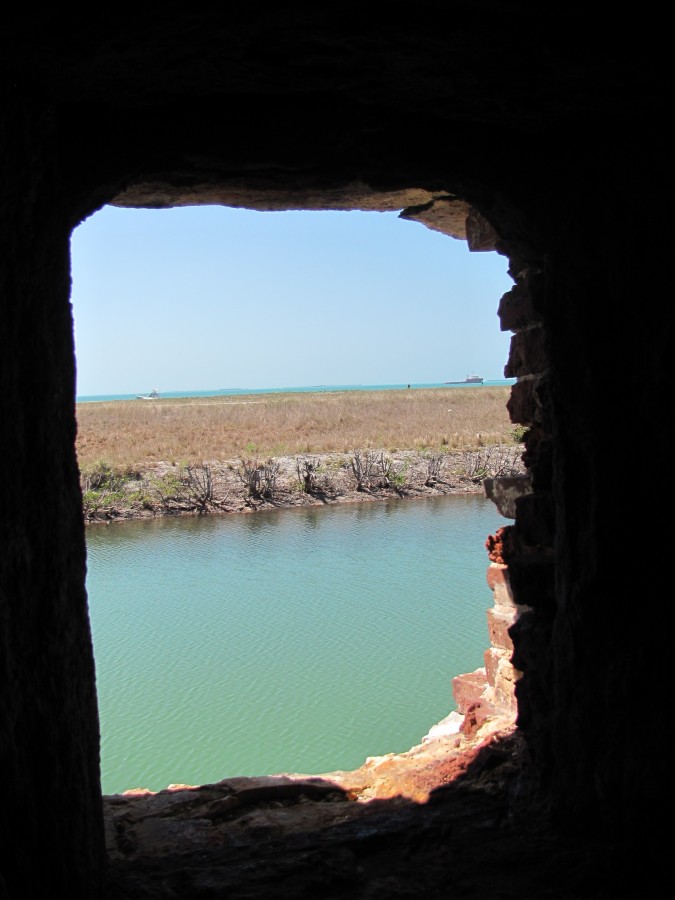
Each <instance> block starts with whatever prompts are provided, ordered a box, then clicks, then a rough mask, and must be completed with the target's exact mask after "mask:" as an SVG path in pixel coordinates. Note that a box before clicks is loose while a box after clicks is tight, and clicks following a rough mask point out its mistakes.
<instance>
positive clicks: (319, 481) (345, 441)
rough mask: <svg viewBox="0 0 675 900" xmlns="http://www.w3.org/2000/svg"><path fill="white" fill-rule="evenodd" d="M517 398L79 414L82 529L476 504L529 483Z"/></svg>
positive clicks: (168, 406) (480, 391) (140, 406)
mask: <svg viewBox="0 0 675 900" xmlns="http://www.w3.org/2000/svg"><path fill="white" fill-rule="evenodd" d="M509 391H510V388H509V387H506V386H505V387H484V386H481V387H472V388H465V387H459V388H433V389H422V388H415V389H408V390H388V391H325V392H316V393H284V394H262V395H261V394H248V395H237V396H235V397H232V396H221V397H201V398H180V399H169V398H166V399H162V398H160V399H158V400H151V401H146V400H124V401H115V402H104V401H100V402H91V403H81V404H78V406H77V422H78V436H77V455H78V462H79V466H80V473H81V483H82V491H83V507H84V515H85V521H87V522H103V521H105V522H110V521H114V520H124V519H128V518H139V517H144V516H157V515H183V514H187V515H189V514H203V513H215V512H237V511H248V512H250V511H253V510H254V509H258V508H261V507H266V506H269V505H273V506H291V505H299V504H309V503H345V502H353V501H363V500H373V499H386V498H388V497H394V496H395V497H401V498H402V497H409V498H411V497H423V496H433V495H436V494H439V493H444V494H445V493H456V492H467V491H478V490H481V481H482V479H484V478H486V477H490V476H494V475H503V474H514V473H516V472H518V471H521V470H522V458H521V457H522V449H523V448H522V445H521V444H520V443H519V439H520V437H522V429H518V428H516V427H514V426H513V424H512V423H511V421H510V419H509V416H508V412H507V409H506V403H507V400H508V397H509Z"/></svg>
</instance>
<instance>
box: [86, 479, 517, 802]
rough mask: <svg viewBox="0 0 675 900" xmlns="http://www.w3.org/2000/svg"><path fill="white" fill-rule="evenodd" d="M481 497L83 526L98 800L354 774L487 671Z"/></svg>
mask: <svg viewBox="0 0 675 900" xmlns="http://www.w3.org/2000/svg"><path fill="white" fill-rule="evenodd" d="M503 524H504V520H503V519H501V517H500V516H499V515H498V513H497V512H496V510H495V508H494V506H493V505H492V504H491V503H490V502H488V501H486V500H485V499H484V498H483V497H481V496H476V495H470V496H458V497H447V498H437V499H430V500H423V501H419V502H416V501H415V502H413V501H392V502H384V503H380V502H378V503H362V504H349V505H345V506H338V507H331V508H326V507H312V508H309V509H307V508H305V509H292V510H280V511H272V512H262V513H261V512H257V513H255V514H251V515H227V516H223V517H220V516H218V517H207V518H199V519H196V518H187V519H175V520H167V519H162V520H156V521H150V522H128V523H124V524H119V525H113V526H110V527H103V526H90V527H89V528H88V530H87V546H88V576H87V587H88V592H89V604H90V614H91V621H92V632H93V636H94V651H95V656H96V667H97V684H98V695H99V706H100V716H101V731H102V770H103V790H104V792H105V793H113V792H117V791H121V790H125V789H127V788H132V787H139V786H142V787H147V788H150V789H152V790H159V789H161V788H164V787H166V786H167V785H168V784H170V783H176V782H183V783H188V784H198V783H205V782H208V781H217V780H219V779H221V778H225V777H230V776H234V775H260V774H271V773H277V772H283V771H295V772H305V773H320V772H327V771H331V770H333V769H351V768H355V767H357V766H359V765H360V764H361V763H362V762H363V761H364V760H365V758H366V756H372V755H379V754H382V753H388V752H399V751H403V750H406V749H408V748H409V747H411V746H413V745H414V744H416V743H419V740H420V739H421V737H422V736H423V735H424V734H425V733H426V732H427V731H428V730H429V727H430V726H431V725H433V724H434V723H435V722H437V721H439V720H440V719H442V718H443V717H444V716H446V715H447V714H448V713H449V712H450V711H451V710H452V709H454V708H455V707H454V701H453V698H452V693H451V681H452V677H453V676H454V675H456V674H459V673H461V672H468V671H473V670H474V669H475V668H477V667H479V666H481V665H483V651H484V650H485V648H486V647H487V645H488V637H487V621H486V610H487V609H488V607H489V606H490V605H491V604H492V594H491V592H490V590H489V588H488V586H487V583H486V578H485V572H486V569H487V565H488V559H487V554H486V551H485V547H484V543H485V538H486V537H487V535H488V534H491V533H494V531H496V529H497V528H499V527H500V526H501V525H503Z"/></svg>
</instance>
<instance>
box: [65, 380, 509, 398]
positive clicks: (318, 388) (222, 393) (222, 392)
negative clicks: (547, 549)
mask: <svg viewBox="0 0 675 900" xmlns="http://www.w3.org/2000/svg"><path fill="white" fill-rule="evenodd" d="M515 382H516V379H515V378H502V379H497V380H495V381H483V383H482V384H464V383H463V382H454V383H447V384H446V383H441V384H314V385H308V386H306V387H280V388H218V389H217V390H203V391H163V390H161V389H160V388H157V387H152V388H148V390H147V391H144V392H139V393H138V394H83V395H78V396H77V397H76V398H75V399H76V402H77V403H92V402H95V401H106V400H107V401H110V400H136V399H137V398H138V397H139V396H140V395H141V394H145V395H147V394H149V393H150V391H151V390H157V391H158V392H159V395H160V397H161V398H164V399H167V400H168V399H175V398H178V397H227V396H233V395H238V394H298V393H299V394H316V393H322V392H323V393H327V392H333V391H400V390H403V389H407V388H410V389H411V390H413V389H419V388H445V387H447V388H451V387H452V388H455V387H462V388H481V387H503V386H505V385H511V384H515Z"/></svg>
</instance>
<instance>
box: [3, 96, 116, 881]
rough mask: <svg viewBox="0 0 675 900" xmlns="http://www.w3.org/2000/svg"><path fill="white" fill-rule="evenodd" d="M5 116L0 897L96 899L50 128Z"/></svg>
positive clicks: (63, 247) (31, 107)
mask: <svg viewBox="0 0 675 900" xmlns="http://www.w3.org/2000/svg"><path fill="white" fill-rule="evenodd" d="M6 99H7V102H6V103H5V104H4V105H3V108H2V113H1V116H2V138H1V139H0V158H1V160H2V163H1V169H2V187H1V191H2V222H1V225H0V259H1V260H2V262H1V264H0V295H1V296H2V328H1V334H2V338H1V344H2V348H1V352H0V372H1V373H2V377H1V380H0V384H1V385H2V387H1V389H0V404H1V409H2V413H1V420H2V423H3V437H2V441H0V447H1V450H0V456H1V458H2V466H1V470H2V472H3V477H2V482H3V484H2V504H1V512H0V548H1V550H0V553H1V555H0V623H1V629H0V664H1V666H2V674H1V676H0V738H1V739H0V770H1V771H2V773H3V782H4V787H3V792H2V793H3V797H2V803H1V804H0V807H1V810H2V812H1V817H2V823H3V827H2V834H3V837H2V846H1V848H0V858H1V859H2V868H1V869H0V896H5V894H3V890H2V889H3V888H4V890H5V892H6V895H7V896H9V897H12V898H15V897H16V898H18V897H40V896H49V895H50V894H51V892H52V891H51V887H48V886H52V885H60V888H61V890H60V892H61V893H65V894H66V895H70V896H73V897H86V896H88V897H96V896H97V890H98V884H99V880H100V875H101V865H102V861H103V856H102V821H101V815H102V812H101V798H100V781H99V730H98V713H97V705H96V692H95V683H94V661H93V654H92V646H91V639H90V633H89V623H88V618H87V608H86V596H85V589H84V576H85V554H84V533H83V524H82V515H81V499H80V496H79V485H78V476H77V466H76V461H75V456H74V442H75V416H74V406H73V396H74V385H75V378H74V372H75V369H74V360H73V338H72V320H71V314H70V305H69V293H70V272H69V228H68V221H67V218H66V215H65V213H66V204H65V201H64V196H63V190H62V186H61V180H60V177H59V175H60V173H59V169H58V152H57V149H56V147H57V144H56V140H55V117H54V114H53V110H50V108H49V106H48V105H45V104H44V103H42V102H39V101H37V100H36V99H35V98H29V97H27V96H25V95H24V96H23V97H20V96H17V93H16V92H14V93H13V95H12V96H10V97H7V98H6Z"/></svg>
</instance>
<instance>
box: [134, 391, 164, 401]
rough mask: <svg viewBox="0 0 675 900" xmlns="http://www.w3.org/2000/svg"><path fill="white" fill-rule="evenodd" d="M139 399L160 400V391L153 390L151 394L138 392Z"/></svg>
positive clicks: (137, 397)
mask: <svg viewBox="0 0 675 900" xmlns="http://www.w3.org/2000/svg"><path fill="white" fill-rule="evenodd" d="M136 399H137V400H159V391H158V390H156V389H155V390H152V391H150V393H149V394H136Z"/></svg>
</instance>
